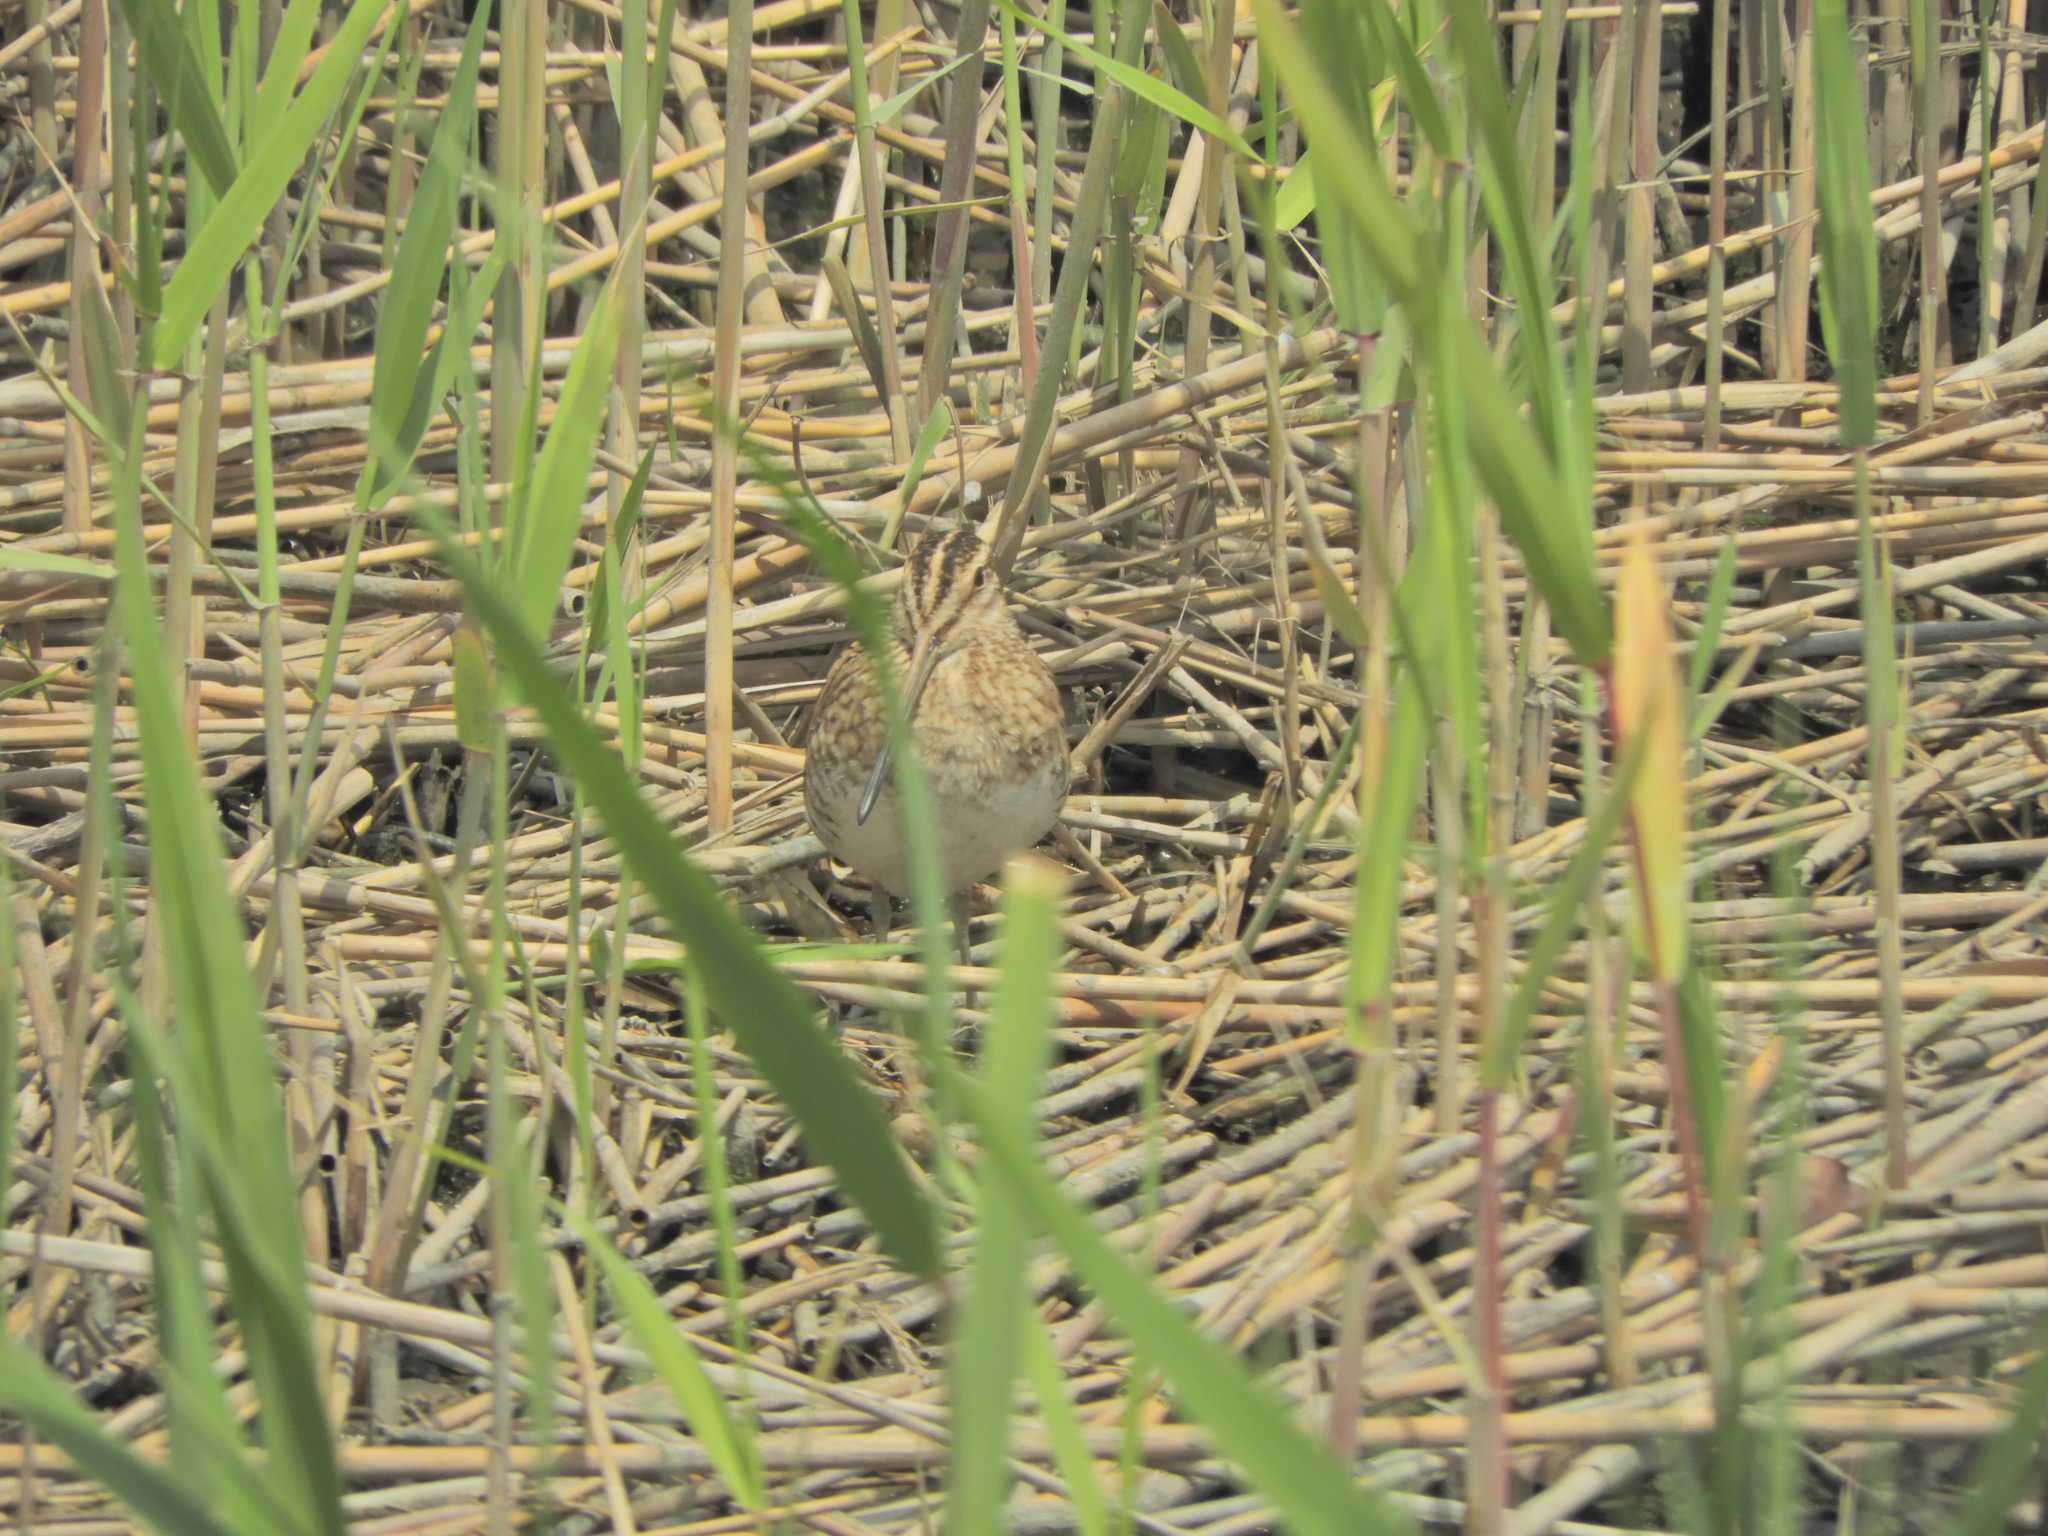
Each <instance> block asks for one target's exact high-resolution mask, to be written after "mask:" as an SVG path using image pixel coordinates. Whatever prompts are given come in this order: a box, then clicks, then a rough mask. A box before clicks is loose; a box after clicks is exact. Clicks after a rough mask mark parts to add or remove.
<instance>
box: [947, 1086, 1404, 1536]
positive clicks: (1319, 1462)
mask: <svg viewBox="0 0 2048 1536" xmlns="http://www.w3.org/2000/svg"><path fill="white" fill-rule="evenodd" d="M957 1091H958V1093H959V1095H960V1099H961V1102H962V1103H963V1104H964V1105H965V1106H966V1108H967V1110H968V1112H969V1115H970V1117H971V1119H972V1121H973V1123H974V1125H975V1127H976V1128H977V1130H978V1131H979V1133H980V1136H981V1144H982V1152H983V1162H984V1169H985V1174H984V1176H985V1177H987V1178H990V1179H994V1180H998V1181H1000V1182H1001V1184H1002V1185H1003V1186H1004V1187H1005V1188H1006V1189H1007V1190H1008V1192H1009V1194H1010V1196H1011V1198H1012V1199H1014V1200H1015V1201H1017V1202H1018V1203H1019V1204H1020V1205H1022V1206H1025V1207H1027V1208H1028V1209H1029V1210H1030V1212H1031V1214H1032V1216H1033V1217H1034V1218H1035V1220H1036V1221H1037V1222H1038V1223H1039V1224H1040V1225H1041V1226H1043V1227H1044V1228H1045V1229H1046V1230H1048V1231H1049V1232H1050V1233H1051V1234H1052V1236H1053V1238H1054V1239H1055V1240H1056V1241H1057V1242H1058V1243H1059V1245H1060V1247H1061V1249H1062V1250H1063V1251H1064V1252H1065V1254H1066V1257H1067V1261H1068V1262H1069V1263H1070V1264H1071V1265H1072V1266H1073V1268H1074V1271H1075V1274H1076V1275H1077V1276H1078V1277H1079V1278H1080V1280H1081V1281H1082V1282H1083V1283H1084V1284H1085V1285H1087V1287H1088V1288H1089V1289H1090V1290H1091V1291H1093V1292H1094V1293H1095V1295H1096V1296H1098V1297H1099V1298H1100V1299H1101V1300H1102V1302H1103V1304H1104V1305H1105V1306H1106V1307H1107V1308H1108V1309H1109V1311H1110V1313H1111V1314H1112V1315H1113V1316H1114V1317H1115V1318H1116V1320H1117V1322H1118V1324H1119V1325H1120V1326H1121V1327H1122V1328H1123V1330H1124V1332H1125V1333H1126V1334H1128V1335H1129V1337H1130V1340H1131V1342H1132V1344H1133V1345H1134V1346H1135V1347H1136V1349H1137V1351H1138V1353H1139V1354H1140V1355H1141V1356H1142V1357H1143V1358H1144V1360H1145V1362H1146V1364H1147V1365H1148V1366H1149V1367H1150V1368H1151V1369H1152V1370H1154V1371H1157V1372H1158V1373H1159V1375H1160V1376H1161V1377H1163V1378H1164V1379H1165V1381H1166V1382H1167V1384H1168V1385H1169V1386H1170V1387H1171V1388H1172V1390H1173V1395H1174V1399H1175V1401H1176V1403H1177V1404H1178V1405H1179V1406H1180V1408H1181V1409H1182V1410H1183V1411H1184V1412H1186V1413H1187V1414H1188V1415H1189V1416H1190V1417H1191V1418H1193V1419H1194V1420H1195V1421H1196V1422H1198V1423H1200V1424H1201V1425H1202V1427H1203V1429H1204V1430H1206V1431H1207V1432H1208V1433H1209V1434H1210V1435H1211V1436H1213V1437H1214V1438H1215V1441H1216V1445H1217V1448H1218V1450H1220V1451H1221V1452H1222V1453H1223V1454H1224V1455H1225V1456H1227V1457H1229V1458H1230V1459H1231V1460H1232V1461H1233V1462H1235V1463H1236V1464H1237V1466H1238V1467H1239V1468H1241V1469H1242V1470H1243V1472H1244V1474H1245V1477H1246V1479H1247V1481H1249V1482H1250V1484H1251V1485H1252V1487H1254V1488H1255V1489H1257V1491H1258V1493H1259V1495H1260V1497H1262V1498H1264V1499H1265V1500H1267V1502H1269V1503H1270V1504H1271V1505H1272V1506H1273V1508H1274V1509H1275V1510H1277V1511H1279V1512H1280V1514H1281V1516H1282V1517H1283V1518H1284V1520H1285V1521H1286V1525H1287V1529H1288V1530H1289V1531H1291V1532H1293V1533H1294V1536H1377V1533H1380V1532H1394V1531H1406V1530H1408V1529H1410V1526H1409V1522H1408V1519H1407V1517H1406V1515H1405V1514H1403V1513H1402V1512H1401V1511H1400V1510H1399V1509H1397V1508H1395V1507H1394V1506H1393V1505H1392V1504H1390V1503H1389V1502H1388V1501H1387V1500H1386V1499H1384V1498H1382V1497H1381V1496H1380V1495H1379V1494H1377V1493H1375V1492H1373V1491H1372V1490H1370V1489H1367V1488H1363V1487H1361V1486H1359V1484H1358V1483H1357V1482H1356V1481H1355V1480H1354V1479H1353V1477H1352V1475H1351V1473H1350V1471H1349V1470H1348V1469H1347V1468H1346V1467H1344V1466H1343V1464H1342V1463H1340V1462H1338V1461H1337V1460H1336V1459H1335V1458H1334V1457H1332V1456H1331V1455H1330V1454H1329V1453H1328V1452H1326V1451H1325V1450H1324V1449H1323V1448H1322V1447H1321V1446H1320V1445H1318V1444H1317V1443H1316V1442H1315V1441H1314V1440H1313V1439H1311V1438H1310V1437H1309V1435H1308V1434H1307V1433H1306V1432H1305V1431H1304V1430H1303V1429H1302V1428H1301V1427H1300V1425H1298V1424H1297V1423H1296V1422H1295V1420H1294V1415H1293V1411H1292V1409H1291V1408H1290V1407H1289V1406H1288V1405H1287V1403H1285V1402H1284V1401H1282V1400H1281V1398H1280V1397H1279V1396H1277V1395H1276V1394H1275V1393H1274V1392H1273V1391H1272V1389H1271V1388H1269V1387H1267V1386H1266V1385H1265V1384H1264V1383H1263V1382H1261V1381H1259V1380H1257V1379H1256V1378H1254V1377H1253V1376H1252V1375H1251V1374H1250V1373H1249V1372H1247V1371H1246V1370H1245V1368H1244V1365H1243V1364H1242V1363H1241V1362H1240V1361H1239V1360H1238V1359H1237V1358H1236V1357H1235V1356H1234V1355H1232V1354H1231V1353H1230V1352H1229V1351H1228V1350H1227V1349H1225V1348H1223V1346H1221V1345H1220V1344H1217V1343H1216V1342H1215V1341H1214V1340H1212V1339H1210V1338H1208V1337H1207V1336H1206V1335H1204V1334H1203V1333H1201V1332H1200V1331H1199V1330H1198V1329H1197V1328H1196V1327H1195V1325H1194V1324H1193V1323H1191V1322H1190V1321H1188V1319H1187V1317H1186V1316H1185V1315H1183V1313H1182V1312H1181V1310H1180V1308H1179V1306H1178V1305H1177V1304H1175V1303H1174V1302H1173V1301H1170V1300H1169V1299H1168V1298H1166V1297H1165V1296H1163V1295H1161V1294H1160V1293H1159V1291H1158V1290H1157V1289H1155V1288H1154V1287H1153V1285H1152V1284H1151V1282H1150V1281H1148V1280H1147V1279H1146V1278H1145V1276H1144V1275H1143V1274H1142V1273H1141V1272H1140V1271H1139V1270H1138V1269H1137V1268H1136V1267H1135V1266H1134V1265H1133V1264H1132V1263H1131V1262H1130V1261H1129V1260H1128V1259H1126V1258H1125V1257H1124V1256H1123V1255H1122V1254H1120V1253H1118V1252H1117V1251H1116V1250H1115V1249H1114V1248H1112V1247H1111V1246H1110V1245H1109V1243H1108V1241H1107V1240H1106V1239H1105V1238H1104V1237H1103V1236H1102V1234H1101V1233H1100V1232H1098V1231H1096V1230H1095V1227H1094V1224H1093V1223H1092V1222H1090V1221H1089V1219H1088V1217H1087V1215H1086V1214H1085V1213H1084V1212H1083V1211H1082V1210H1081V1209H1080V1208H1079V1207H1078V1206H1076V1205H1075V1204H1074V1202H1073V1201H1072V1200H1070V1199H1069V1198H1068V1197H1067V1196H1066V1195H1065V1194H1064V1193H1063V1192H1062V1191H1061V1190H1060V1188H1059V1186H1058V1185H1056V1184H1055V1183H1054V1182H1053V1181H1052V1179H1051V1177H1050V1176H1048V1175H1047V1173H1046V1172H1045V1170H1044V1168H1043V1167H1042V1166H1040V1164H1039V1161H1038V1158H1037V1156H1036V1155H1035V1154H1034V1152H1033V1150H1032V1146H1031V1142H1030V1139H1029V1138H1028V1137H1025V1136H1020V1135H1019V1134H1018V1133H1017V1131H1016V1130H1015V1128H1014V1127H1013V1125H1012V1124H1011V1120H1012V1116H1011V1115H1010V1114H1009V1113H1008V1112H1007V1111H1006V1110H1005V1109H1004V1108H1003V1107H1002V1106H1001V1104H1000V1095H998V1094H995V1093H992V1092H990V1091H989V1089H988V1088H987V1087H986V1086H985V1085H983V1084H980V1083H969V1082H966V1081H965V1080H962V1081H961V1082H960V1084H959V1087H958V1090H957ZM1005 1091H1007V1090H1005Z"/></svg>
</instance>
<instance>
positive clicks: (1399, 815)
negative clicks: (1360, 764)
mask: <svg viewBox="0 0 2048 1536" xmlns="http://www.w3.org/2000/svg"><path fill="white" fill-rule="evenodd" d="M1418 682H1419V679H1418V678H1417V675H1416V669H1415V668H1414V667H1413V666H1412V665H1407V664H1397V666H1396V670H1395V676H1394V679H1393V681H1392V684H1391V687H1392V691H1393V695H1394V709H1393V714H1392V715H1391V717H1390V718H1389V720H1388V725H1387V737H1386V741H1385V744H1384V745H1383V747H1382V749H1381V754H1380V762H1379V771H1378V775H1377V777H1375V778H1373V779H1372V781H1371V791H1370V795H1369V799H1368V803H1367V806H1366V814H1365V815H1364V816H1363V817H1361V818H1360V820H1359V824H1358V873H1357V877H1356V885H1355V887H1354V890H1353V896H1352V908H1351V913H1352V920H1351V938H1350V958H1351V965H1350V968H1349V972H1348V974H1347V976H1346V978H1345V983H1344V1001H1345V1017H1346V1019H1347V1020H1348V1021H1350V1022H1351V1023H1353V1024H1356V1022H1357V1021H1358V1019H1359V1017H1360V1015H1361V1011H1362V1010H1363V1009H1364V1008H1366V1007H1369V1006H1371V1005H1373V1004H1375V1003H1377V1002H1378V1001H1379V1000H1380V999H1381V997H1382V996H1383V995H1384V994H1385V992H1386V990H1387V988H1388V987H1389V986H1390V985H1391V984H1392V982H1393V979H1394V966H1395V963H1396V961H1397V960H1398V958H1399V955H1400V944H1399V936H1400V927H1401V923H1400V919H1401V876H1402V872H1403V865H1404V862H1405V861H1404V859H1403V857H1402V855H1403V853H1404V852H1405V851H1406V849H1407V847H1408V840H1409V836H1410V833H1411V831H1412V829H1413V828H1414V825H1415V807H1416V804H1417V803H1418V802H1419V801H1420V799H1421V797H1422V781H1423V778H1424V776H1425V775H1424V773H1423V764H1424V763H1425V762H1426V761H1427V760H1428V757H1429V731H1430V718H1431V715H1430V710H1429V708H1428V706H1427V705H1426V704H1425V703H1424V701H1423V697H1422V690H1421V688H1420V687H1419V686H1418ZM1368 771H1369V770H1368Z"/></svg>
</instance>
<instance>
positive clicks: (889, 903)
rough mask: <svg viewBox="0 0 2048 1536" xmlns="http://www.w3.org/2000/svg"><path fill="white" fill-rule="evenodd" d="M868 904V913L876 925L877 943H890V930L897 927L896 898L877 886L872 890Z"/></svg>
mask: <svg viewBox="0 0 2048 1536" xmlns="http://www.w3.org/2000/svg"><path fill="white" fill-rule="evenodd" d="M868 902H869V906H868V912H869V915H870V916H872V917H873V919H874V923H875V942H876V943H877V944H886V943H888V942H889V930H890V929H891V928H892V927H894V926H895V918H896V898H895V897H893V896H891V895H890V894H889V893H888V892H887V891H885V890H883V889H882V887H881V886H879V885H877V886H874V887H873V888H872V889H871V890H870V892H869V895H868Z"/></svg>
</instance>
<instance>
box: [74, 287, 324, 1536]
mask: <svg viewBox="0 0 2048 1536" xmlns="http://www.w3.org/2000/svg"><path fill="white" fill-rule="evenodd" d="M90 286H91V285H89V289H90ZM88 313H90V308H88ZM89 356H90V354H89ZM120 388H121V381H117V380H108V379H96V380H94V389H95V391H96V396H107V395H113V394H118V393H120ZM132 422H133V425H132V430H131V435H130V437H129V439H128V441H127V442H126V444H125V445H121V446H120V447H118V448H117V449H116V451H114V453H113V454H112V457H113V461H114V482H115V483H114V506H115V524H116V532H115V555H116V565H117V569H118V578H117V581H116V584H115V594H116V603H117V608H118V612H119V616H120V623H121V627H122V629H123V631H124V632H125V633H126V634H127V635H128V636H130V637H132V638H131V643H130V644H129V646H128V653H127V654H128V661H129V667H130V671H131V675H132V685H131V686H132V692H133V702H134V709H135V714H136V725H137V735H138V737H139V746H140V752H141V758H142V765H143V797H144V804H145V806H146V807H147V810H148V815H149V843H150V857H151V864H150V875H151V880H152V883H153V884H154V887H155V891H154V897H155V899H154V902H153V904H152V910H153V912H154V913H156V914H157V921H158V923H159V924H160V927H159V930H158V931H159V933H160V935H161V938H162V944H163V953H164V958H165V969H166V973H167V975H168V978H169V982H170V996H171V1001H172V1006H173V1008H174V1011H175V1017H176V1018H177V1019H178V1021H179V1024H180V1030H179V1047H180V1051H179V1055H180V1056H182V1057H187V1058H189V1059H190V1060H191V1062H192V1070H191V1072H190V1073H189V1074H186V1075H184V1087H183V1090H182V1092H181V1093H180V1094H179V1103H180V1107H181V1123H180V1134H181V1137H182V1138H183V1139H184V1141H185V1144H186V1145H187V1146H188V1147H191V1148H195V1149H199V1150H201V1151H202V1153H204V1154H205V1155H204V1157H203V1159H202V1166H203V1168H204V1169H205V1176H204V1177H203V1178H202V1180H201V1188H203V1190H204V1192H205V1195H206V1199H207V1201H208V1203H209V1205H210V1206H211V1207H212V1210H213V1214H214V1217H215V1226H216V1237H217V1240H218V1241H219V1243H220V1247H221V1253H222V1257H223V1258H224V1259H225V1260H226V1262H227V1266H228V1277H229V1300H230V1304H231V1306H232V1307H233V1310H234V1313H235V1317H236V1320H237V1321H238V1322H239V1323H240V1324H241V1327H242V1333H243V1339H244V1344H245V1347H246V1349H247V1351H248V1356H249V1369H250V1375H251V1376H252V1378H253V1379H254V1382H255V1385H256V1389H257V1401H258V1404H259V1412H260V1414H261V1417H262V1421H263V1426H264V1438H265V1440H266V1442H267V1443H268V1444H269V1446H270V1447H271V1450H272V1453H273V1458H272V1465H273V1468H274V1469H275V1471H274V1475H273V1477H272V1480H271V1481H272V1486H273V1487H274V1488H275V1490H276V1492H277V1494H278V1496H279V1498H280V1499H281V1501H282V1502H283V1504H284V1505H285V1507H286V1508H287V1509H289V1510H290V1511H291V1512H292V1515H293V1517H294V1519H295V1521H296V1522H297V1523H298V1524H299V1525H300V1526H301V1527H303V1528H304V1529H306V1530H308V1531H323V1532H333V1533H339V1531H340V1529H341V1526H340V1518H341V1511H340V1498H341V1477H340V1471H339V1468H338V1467H337V1465H336V1462H335V1456H334V1443H333V1432H332V1428H331V1426H330V1425H329V1424H328V1422H327V1412H326V1405H325V1403H324V1402H323V1400H322V1397H321V1394H320V1389H319V1374H318V1372H317V1371H316V1369H315V1365H314V1360H313V1349H312V1312H311V1308H310V1306H309V1304H308V1301H307V1297H306V1287H305V1272H304V1267H303V1266H304V1254H303V1250H302V1249H301V1246H300V1228H299V1219H298V1188H297V1181H296V1178H295V1176H294V1172H293V1162H292V1158H291V1154H290V1147H289V1143H288V1142H287V1140H286V1137H285V1130H284V1115H283V1110H282V1107H281V1095H280V1093H279V1090H278V1085H277V1078H276V1075H275V1073H274V1071H273V1069H272V1065H271V1051H270V1040H269V1037H268V1034H267V1033H266V1031H265V1029H264V1027H263V1022H262V1018H261V1015H260V1013H259V1009H258V1000H257V997H256V991H255V986H254V983H253V980H252V978H251V975H250V972H249V967H248V964H247V961H246V957H245V954H244V948H245V943H246V936H245V934H244V933H243V930H242V924H241V915H240V908H239V906H238V905H237V904H236V902H235V901H234V899H233V897H232V895H231V894H230V892H229V890H228V886H227V880H226V876H225V870H224V854H223V851H222V848H221V840H220V829H219V824H218V821H217V811H216V808H215V806H214V804H213V801H212V800H211V799H210V798H208V796H207V794H206V792H205V790H204V789H203V788H202V787H201V785H200V782H199V775H198V770H197V768H196V765H195V764H194V762H193V760H192V757H191V755H190V751H189V748H188V747H187V744H186V738H185V733H184V725H183V717H182V712H181V711H180V709H179V708H178V704H177V696H176V693H175V692H174V689H173V686H172V681H171V676H170V670H169V667H168V666H167V664H166V662H167V658H166V652H165V649H164V648H163V647H162V646H161V645H159V644H157V643H156V636H157V621H156V615H155V612H154V602H153V595H152V589H151V583H150V577H149V572H148V566H147V557H146V555H145V553H144V551H143V543H142V507H141V487H140V467H141V452H142V443H141V434H142V426H143V422H142V418H141V417H140V416H139V415H138V416H134V417H133V418H132ZM165 1065H166V1069H167V1070H169V1069H171V1068H174V1067H175V1066H176V1061H175V1060H172V1059H167V1060H166V1063H165ZM174 1075H175V1074H174Z"/></svg>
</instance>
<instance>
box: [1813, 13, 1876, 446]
mask: <svg viewBox="0 0 2048 1536" xmlns="http://www.w3.org/2000/svg"><path fill="white" fill-rule="evenodd" d="M1813 32H1814V38H1813V44H1814V54H1813V68H1814V81H1815V88H1816V89H1817V90H1818V92H1819V93H1820V99H1821V100H1822V101H1824V102H1827V103H1829V106H1828V109H1827V110H1826V111H1824V112H1821V113H1819V114H1817V118H1818V122H1817V128H1818V133H1817V143H1816V144H1815V164H1814V172H1815V176H1816V178H1817V182H1818V187H1817V191H1818V196H1819V200H1820V230H1819V234H1818V239H1819V242H1820V258H1821V267H1820V296H1821V324H1822V326H1823V328H1824V329H1825V332H1826V335H1827V343H1828V356H1829V358H1830V359H1831V360H1832V361H1833V363H1834V365H1835V383H1836V385H1837V386H1838V387H1839V388H1840V390H1841V404H1840V406H1839V409H1840V411H1841V419H1842V446H1843V447H1845V448H1867V447H1869V446H1870V444H1871V443H1872V442H1874V441H1875V440H1876V437H1877V302H1878V293H1877V233H1876V231H1875V230H1874V229H1873V228H1872V226H1871V222H1870V160H1869V150H1868V148H1867V146H1866V144H1865V141H1864V114H1863V87H1862V79H1861V77H1860V76H1859V75H1858V73H1857V70H1856V61H1855V58H1854V56H1853V55H1852V54H1851V52H1850V47H1849V18H1848V12H1847V7H1846V4H1845V0H1817V3H1816V4H1815V6H1814V8H1813Z"/></svg>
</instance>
